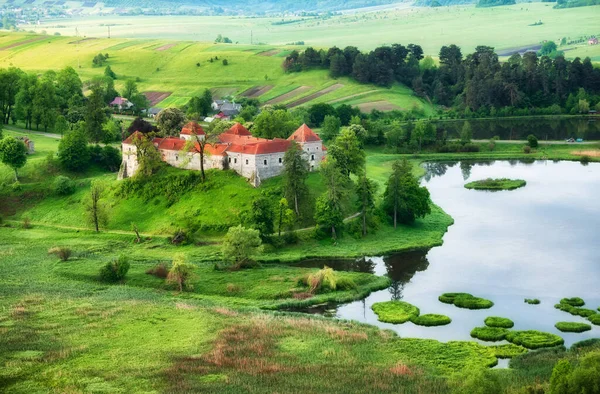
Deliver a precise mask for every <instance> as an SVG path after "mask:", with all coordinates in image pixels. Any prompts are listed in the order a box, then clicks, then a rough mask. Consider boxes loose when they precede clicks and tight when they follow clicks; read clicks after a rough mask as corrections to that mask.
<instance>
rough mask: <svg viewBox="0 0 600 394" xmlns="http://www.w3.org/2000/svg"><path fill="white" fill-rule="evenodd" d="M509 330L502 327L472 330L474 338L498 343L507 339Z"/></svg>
mask: <svg viewBox="0 0 600 394" xmlns="http://www.w3.org/2000/svg"><path fill="white" fill-rule="evenodd" d="M508 333H509V330H507V329H506V328H502V327H475V328H474V329H473V330H471V336H472V337H473V338H477V339H481V340H482V341H489V342H497V341H501V340H503V339H504V338H506V335H507V334H508Z"/></svg>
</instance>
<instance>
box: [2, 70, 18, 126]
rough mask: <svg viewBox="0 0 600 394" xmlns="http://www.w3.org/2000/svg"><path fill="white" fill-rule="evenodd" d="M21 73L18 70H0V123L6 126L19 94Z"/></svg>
mask: <svg viewBox="0 0 600 394" xmlns="http://www.w3.org/2000/svg"><path fill="white" fill-rule="evenodd" d="M22 74H23V72H22V71H21V70H19V69H18V68H15V67H11V68H9V69H7V70H6V69H0V115H2V121H1V122H0V123H5V124H8V122H9V121H10V117H11V115H12V111H13V107H14V105H15V103H16V100H17V94H18V93H19V88H20V81H21V77H22Z"/></svg>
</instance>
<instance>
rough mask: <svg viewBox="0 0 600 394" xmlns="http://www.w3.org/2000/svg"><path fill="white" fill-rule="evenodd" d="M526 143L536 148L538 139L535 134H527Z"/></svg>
mask: <svg viewBox="0 0 600 394" xmlns="http://www.w3.org/2000/svg"><path fill="white" fill-rule="evenodd" d="M527 144H529V146H530V147H531V148H537V147H538V139H537V137H536V136H535V135H533V134H529V135H528V136H527Z"/></svg>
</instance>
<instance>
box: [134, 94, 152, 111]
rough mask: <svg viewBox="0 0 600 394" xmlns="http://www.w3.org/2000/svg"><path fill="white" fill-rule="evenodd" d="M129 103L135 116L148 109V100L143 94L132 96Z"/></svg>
mask: <svg viewBox="0 0 600 394" xmlns="http://www.w3.org/2000/svg"><path fill="white" fill-rule="evenodd" d="M129 101H130V102H131V104H133V113H134V115H136V116H139V115H140V114H141V113H142V112H144V111H145V110H147V109H148V108H150V100H148V97H146V95H145V94H142V93H138V94H134V95H133V96H132V97H131V98H130V99H129Z"/></svg>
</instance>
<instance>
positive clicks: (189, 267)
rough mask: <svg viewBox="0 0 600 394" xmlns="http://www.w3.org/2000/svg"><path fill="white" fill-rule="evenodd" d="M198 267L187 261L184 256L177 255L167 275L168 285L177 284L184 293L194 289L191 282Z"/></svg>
mask: <svg viewBox="0 0 600 394" xmlns="http://www.w3.org/2000/svg"><path fill="white" fill-rule="evenodd" d="M195 270H196V266H195V265H193V264H189V263H187V262H186V261H185V256H184V255H181V254H179V255H176V256H175V258H174V259H173V263H172V265H171V269H169V273H168V274H167V283H171V284H175V285H177V287H178V288H179V291H180V292H182V291H183V290H184V289H190V290H191V289H192V286H191V285H190V283H189V282H190V281H191V280H192V279H193V278H194V271H195Z"/></svg>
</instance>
